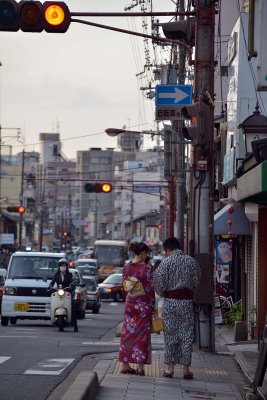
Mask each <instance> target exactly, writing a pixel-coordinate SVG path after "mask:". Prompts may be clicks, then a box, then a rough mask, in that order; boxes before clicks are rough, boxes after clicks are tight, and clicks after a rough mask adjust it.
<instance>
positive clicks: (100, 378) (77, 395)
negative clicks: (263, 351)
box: [62, 329, 267, 400]
mask: <svg viewBox="0 0 267 400" xmlns="http://www.w3.org/2000/svg"><path fill="white" fill-rule="evenodd" d="M232 339H233V330H232V331H229V330H228V331H227V330H224V329H216V353H209V352H203V351H197V350H196V351H194V352H193V359H192V371H193V373H194V379H193V380H189V381H187V380H184V379H183V376H182V367H181V366H179V365H177V366H176V367H175V374H174V377H173V378H172V379H170V378H163V377H161V373H162V370H163V369H164V367H165V365H164V351H163V349H164V345H163V334H162V333H161V334H160V335H156V334H153V335H152V348H153V354H152V359H153V362H152V365H151V366H146V368H145V375H146V376H144V377H143V376H136V375H121V374H120V373H119V370H120V365H119V363H118V362H117V353H113V354H110V355H109V356H108V357H107V359H105V358H104V359H100V360H99V361H98V362H97V364H96V366H95V368H94V371H90V372H88V371H85V372H82V373H80V374H79V375H78V377H77V379H76V380H75V381H74V383H73V384H72V386H71V387H70V388H69V390H68V391H67V393H66V394H65V395H64V396H63V398H62V400H79V399H82V400H113V399H114V400H115V399H116V400H122V399H125V400H162V399H165V398H166V399H167V398H168V400H174V399H175V400H177V399H184V400H190V399H192V400H193V399H194V400H195V399H210V400H212V399H214V400H215V399H216V400H230V399H231V400H236V399H238V400H239V399H240V400H241V399H243V398H251V399H252V398H255V397H254V396H252V397H245V392H244V388H248V385H249V383H250V381H251V380H253V378H254V374H255V370H256V365H257V360H258V345H257V343H256V342H255V341H254V342H251V341H248V342H239V343H233V340H232ZM113 341H114V343H116V344H117V343H118V345H119V337H115V338H114V339H113ZM238 364H239V365H240V367H241V369H240V368H239V366H238ZM260 393H261V396H262V397H260V398H262V399H267V376H265V381H264V385H263V387H262V388H260Z"/></svg>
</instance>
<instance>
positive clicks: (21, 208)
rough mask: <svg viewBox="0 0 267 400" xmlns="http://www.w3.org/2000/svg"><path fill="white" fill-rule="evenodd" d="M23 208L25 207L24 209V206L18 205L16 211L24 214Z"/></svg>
mask: <svg viewBox="0 0 267 400" xmlns="http://www.w3.org/2000/svg"><path fill="white" fill-rule="evenodd" d="M25 210H26V209H25V207H24V206H19V207H18V211H19V213H20V214H24V213H25Z"/></svg>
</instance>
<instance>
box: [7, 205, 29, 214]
mask: <svg viewBox="0 0 267 400" xmlns="http://www.w3.org/2000/svg"><path fill="white" fill-rule="evenodd" d="M7 211H8V212H10V213H13V212H16V213H20V214H24V213H25V211H26V208H25V207H24V206H22V205H20V206H16V207H11V206H9V207H7Z"/></svg>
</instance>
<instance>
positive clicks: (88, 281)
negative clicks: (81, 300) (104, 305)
mask: <svg viewBox="0 0 267 400" xmlns="http://www.w3.org/2000/svg"><path fill="white" fill-rule="evenodd" d="M83 280H84V283H85V285H86V289H87V301H86V309H87V310H92V312H93V314H98V313H99V310H100V307H101V298H100V293H99V289H98V287H97V283H96V281H95V279H94V278H92V277H91V276H84V277H83Z"/></svg>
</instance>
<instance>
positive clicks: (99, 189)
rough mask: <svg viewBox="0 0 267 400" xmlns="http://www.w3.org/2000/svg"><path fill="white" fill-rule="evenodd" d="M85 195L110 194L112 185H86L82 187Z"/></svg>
mask: <svg viewBox="0 0 267 400" xmlns="http://www.w3.org/2000/svg"><path fill="white" fill-rule="evenodd" d="M84 190H85V191H86V193H110V192H111V191H112V185H111V184H110V183H106V182H105V183H99V182H97V183H86V184H85V185H84Z"/></svg>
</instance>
